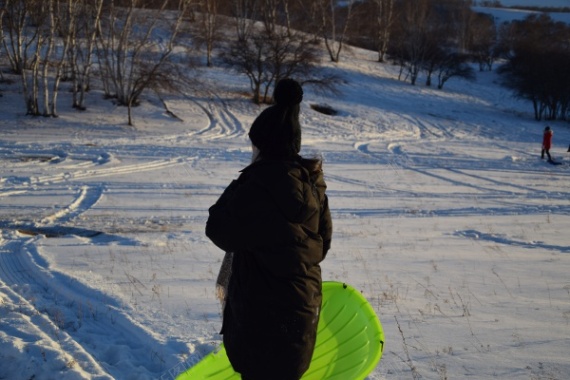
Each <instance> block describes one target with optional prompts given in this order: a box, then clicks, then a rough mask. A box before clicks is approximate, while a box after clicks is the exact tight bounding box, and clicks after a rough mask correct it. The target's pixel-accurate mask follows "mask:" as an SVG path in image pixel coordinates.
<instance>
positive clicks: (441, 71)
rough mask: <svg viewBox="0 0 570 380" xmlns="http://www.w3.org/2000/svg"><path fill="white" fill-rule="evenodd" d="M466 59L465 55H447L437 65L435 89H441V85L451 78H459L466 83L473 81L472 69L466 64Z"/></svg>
mask: <svg viewBox="0 0 570 380" xmlns="http://www.w3.org/2000/svg"><path fill="white" fill-rule="evenodd" d="M467 61H468V57H467V56H466V55H465V54H459V53H453V52H451V53H447V54H445V55H444V56H443V57H442V59H441V61H440V62H439V63H438V64H437V68H436V70H437V73H438V74H437V79H438V84H437V88H439V89H442V88H443V85H444V84H445V83H446V82H447V81H448V80H449V79H451V78H453V77H459V78H463V79H466V80H468V81H474V80H475V73H474V71H473V68H472V67H471V66H469V64H468V63H467Z"/></svg>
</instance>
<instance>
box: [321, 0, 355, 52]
mask: <svg viewBox="0 0 570 380" xmlns="http://www.w3.org/2000/svg"><path fill="white" fill-rule="evenodd" d="M316 1H317V5H318V10H319V17H320V33H321V37H322V38H323V40H324V41H325V47H326V49H327V52H328V54H329V57H330V59H331V61H332V62H338V61H339V59H340V53H341V51H342V48H343V44H344V41H345V38H346V36H347V31H348V26H349V24H350V21H351V18H352V9H353V5H354V0H348V1H345V2H343V3H342V6H340V5H339V1H337V0H316Z"/></svg>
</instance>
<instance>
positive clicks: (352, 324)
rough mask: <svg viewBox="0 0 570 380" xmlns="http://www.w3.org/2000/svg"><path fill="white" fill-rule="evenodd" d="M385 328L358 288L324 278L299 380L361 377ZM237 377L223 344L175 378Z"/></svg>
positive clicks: (377, 352)
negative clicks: (312, 340)
mask: <svg viewBox="0 0 570 380" xmlns="http://www.w3.org/2000/svg"><path fill="white" fill-rule="evenodd" d="M383 348H384V331H383V330H382V325H381V324H380V320H379V319H378V317H377V316H376V313H375V312H374V309H372V306H370V304H369V303H368V301H367V300H366V298H364V297H363V296H362V294H360V292H359V291H358V290H356V289H354V288H353V287H352V286H350V285H346V284H343V283H341V282H333V281H325V282H323V305H322V310H321V317H320V319H319V325H318V330H317V342H316V345H315V351H314V353H313V359H312V360H311V365H310V367H309V369H308V370H307V372H305V374H304V375H303V377H302V380H324V379H327V380H362V379H364V378H365V377H366V376H367V375H368V374H369V373H370V372H372V370H373V369H374V368H375V367H376V365H377V364H378V362H379V361H380V358H381V357H382V351H383ZM202 379H208V380H210V379H211V380H238V379H241V376H240V375H239V374H238V373H236V372H234V370H233V368H232V366H231V364H230V362H229V359H228V357H227V355H226V350H225V349H224V346H223V344H222V345H221V346H220V347H219V349H217V350H215V351H214V352H212V353H210V354H208V355H207V356H206V357H204V358H203V359H202V360H201V361H200V362H198V364H196V365H195V366H193V367H191V368H189V369H188V370H186V371H185V372H183V373H181V374H180V375H178V377H177V378H176V380H202Z"/></svg>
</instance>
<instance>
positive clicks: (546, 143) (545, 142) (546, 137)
mask: <svg viewBox="0 0 570 380" xmlns="http://www.w3.org/2000/svg"><path fill="white" fill-rule="evenodd" d="M553 134H554V132H552V129H550V127H548V126H547V127H546V128H544V134H543V136H542V153H541V154H540V158H544V153H546V155H547V156H548V161H552V157H551V156H550V147H551V146H552V135H553Z"/></svg>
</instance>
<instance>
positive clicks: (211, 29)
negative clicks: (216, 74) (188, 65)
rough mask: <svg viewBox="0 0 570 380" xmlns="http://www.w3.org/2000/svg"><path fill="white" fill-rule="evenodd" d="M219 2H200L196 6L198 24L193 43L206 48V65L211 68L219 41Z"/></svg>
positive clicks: (213, 0) (210, 0)
mask: <svg viewBox="0 0 570 380" xmlns="http://www.w3.org/2000/svg"><path fill="white" fill-rule="evenodd" d="M219 7H220V0H201V1H200V3H199V4H198V10H199V12H200V14H199V16H198V17H199V23H198V28H197V29H196V31H195V37H196V38H195V41H196V42H197V43H198V44H200V45H205V46H206V65H207V66H208V67H210V66H212V53H213V50H214V47H215V45H216V43H217V42H218V41H219V39H220V15H219V13H218V11H219Z"/></svg>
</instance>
